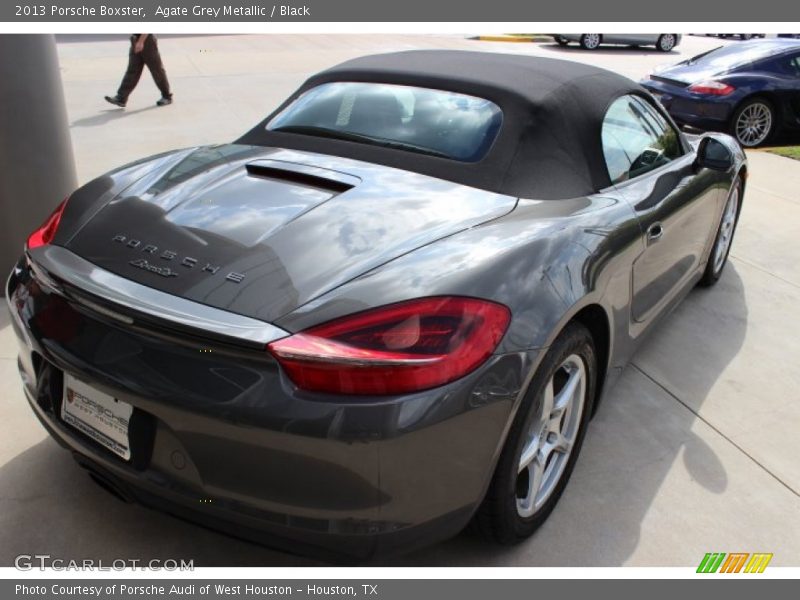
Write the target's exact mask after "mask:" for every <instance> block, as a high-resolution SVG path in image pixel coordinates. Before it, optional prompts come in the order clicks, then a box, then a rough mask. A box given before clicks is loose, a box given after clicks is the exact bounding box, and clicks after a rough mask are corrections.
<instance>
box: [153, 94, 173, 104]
mask: <svg viewBox="0 0 800 600" xmlns="http://www.w3.org/2000/svg"><path fill="white" fill-rule="evenodd" d="M169 104H172V96H169V97H167V96H161V98H159V99H158V101H157V102H156V106H167V105H169Z"/></svg>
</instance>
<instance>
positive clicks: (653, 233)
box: [647, 222, 664, 244]
mask: <svg viewBox="0 0 800 600" xmlns="http://www.w3.org/2000/svg"><path fill="white" fill-rule="evenodd" d="M662 235H664V226H663V225H662V224H661V223H660V222H656V223H653V224H652V225H650V227H648V228H647V243H648V244H653V243H655V242H657V241H658V240H660V239H661V236H662Z"/></svg>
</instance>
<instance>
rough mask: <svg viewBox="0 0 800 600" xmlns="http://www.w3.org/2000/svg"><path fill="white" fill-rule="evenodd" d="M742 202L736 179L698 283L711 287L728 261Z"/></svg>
mask: <svg viewBox="0 0 800 600" xmlns="http://www.w3.org/2000/svg"><path fill="white" fill-rule="evenodd" d="M741 202H742V182H741V180H740V179H738V178H737V179H736V181H734V182H733V186H731V191H730V192H729V193H728V200H727V201H726V202H725V209H724V211H723V213H722V220H721V221H720V223H719V227H718V228H717V235H716V237H715V238H714V247H713V248H712V249H711V256H709V257H708V264H706V270H705V272H704V273H703V277H702V278H701V279H700V285H701V286H703V287H711V286H712V285H714V284H715V283H717V281H718V280H719V278H720V276H721V275H722V269H724V268H725V264H726V263H727V262H728V254H730V251H731V243H732V242H733V234H734V233H735V232H736V223H737V222H738V220H739V211H740V205H741Z"/></svg>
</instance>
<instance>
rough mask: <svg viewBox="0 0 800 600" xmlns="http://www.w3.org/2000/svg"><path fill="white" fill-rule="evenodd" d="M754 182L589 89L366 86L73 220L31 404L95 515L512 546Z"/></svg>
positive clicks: (44, 272) (30, 269) (712, 278)
mask: <svg viewBox="0 0 800 600" xmlns="http://www.w3.org/2000/svg"><path fill="white" fill-rule="evenodd" d="M747 168H748V167H747V163H746V160H745V156H744V153H743V151H742V149H741V148H740V146H739V144H738V143H737V142H736V141H735V140H734V139H733V138H731V137H729V136H728V135H726V134H723V133H706V134H703V135H688V134H685V133H684V132H682V131H680V130H679V129H678V128H677V127H676V125H675V123H674V122H673V120H672V118H671V117H670V116H669V114H668V113H667V112H666V111H665V110H664V108H663V107H662V106H661V104H659V103H658V102H657V101H655V100H654V99H653V97H652V96H651V95H650V94H649V93H648V92H647V91H646V90H645V89H644V88H643V87H641V86H640V85H639V84H637V83H635V82H633V81H631V80H629V79H627V78H625V77H622V76H620V75H617V74H614V73H612V72H609V71H605V70H603V69H599V68H596V67H592V66H588V65H583V64H579V63H574V62H568V61H563V60H554V59H548V58H535V57H530V56H522V55H504V54H494V53H481V52H468V51H449V50H430V51H408V52H398V53H390V54H383V55H376V56H366V57H362V58H357V59H353V60H349V61H347V62H344V63H342V64H340V65H338V66H335V67H332V68H330V69H327V70H325V71H322V72H321V73H318V74H316V75H314V76H312V77H311V78H309V79H308V80H307V81H306V82H305V83H304V84H303V85H302V86H300V88H299V89H298V90H296V91H295V92H294V93H293V94H292V95H291V96H290V97H289V98H288V99H287V100H286V101H285V102H283V104H281V105H280V106H279V107H278V108H277V109H276V110H275V111H274V112H273V113H272V114H270V115H269V116H267V117H266V118H264V120H262V121H261V122H260V123H257V124H256V125H255V126H254V127H253V128H252V129H251V130H250V131H248V132H247V133H245V134H244V135H242V136H241V137H240V138H239V139H237V140H235V141H233V142H232V143H223V144H219V145H210V146H201V147H193V148H186V149H181V150H174V151H170V152H165V153H162V154H159V155H157V156H151V157H147V158H143V159H141V160H138V161H136V162H134V163H131V164H128V165H125V166H122V167H119V168H117V169H115V170H113V171H111V172H109V173H106V174H105V175H102V176H101V177H98V178H97V179H94V180H92V181H90V182H88V183H86V184H85V185H84V186H82V187H81V188H79V189H78V190H75V191H74V192H73V193H72V194H71V195H70V196H69V197H68V198H66V199H65V200H64V201H63V202H62V203H61V204H60V205H58V207H57V208H56V209H55V211H54V212H53V213H52V215H50V217H48V218H47V219H46V220H45V222H44V223H43V224H42V226H41V227H40V228H39V229H37V230H36V231H34V232H33V233H32V234H31V235H30V237H29V238H28V240H27V243H26V244H25V248H24V252H23V254H22V256H21V257H20V259H19V262H18V263H17V264H16V266H15V267H14V269H13V271H12V273H11V274H10V276H9V278H8V282H7V287H6V298H7V302H8V306H9V308H10V311H11V314H12V326H13V330H14V333H15V334H16V337H17V338H18V340H19V350H20V352H19V371H20V375H21V377H22V383H23V387H24V391H25V394H26V396H27V399H28V402H29V404H30V406H31V408H32V410H33V412H34V413H35V415H36V416H37V417H38V418H39V420H40V421H41V423H42V424H43V425H44V427H45V428H46V429H47V430H48V431H49V433H50V434H51V435H52V436H53V437H54V438H55V439H56V440H57V441H58V442H59V443H60V444H61V445H62V446H63V447H64V448H66V449H67V450H68V451H69V452H71V454H72V456H73V457H74V458H75V460H76V461H77V462H78V463H79V464H80V465H81V466H82V467H83V468H85V469H86V470H87V471H88V472H89V473H90V474H91V476H92V477H93V478H94V479H95V481H97V482H99V483H100V484H101V485H102V486H103V487H105V488H106V489H109V490H111V491H112V492H113V493H114V494H116V495H117V496H121V497H123V498H126V499H129V500H131V501H135V502H139V503H142V504H144V505H146V506H149V507H152V508H156V509H159V510H163V511H165V512H168V513H172V514H175V515H178V516H180V517H182V518H184V519H186V520H191V521H195V522H198V523H201V524H204V525H206V526H209V527H212V528H215V529H219V530H224V531H229V532H231V533H233V534H235V535H236V536H239V537H245V538H248V539H252V540H255V541H259V542H262V543H266V544H269V545H272V546H277V547H281V548H285V549H288V550H290V551H292V552H295V553H307V554H312V555H320V556H332V557H337V558H338V557H346V558H349V559H355V560H364V559H367V558H370V557H373V556H376V555H390V554H397V553H400V552H408V551H410V550H413V549H414V548H418V547H421V546H424V545H427V544H431V543H434V542H437V541H440V540H444V539H446V538H448V537H451V536H453V535H455V534H456V533H458V532H459V531H461V530H462V529H463V528H464V527H465V526H466V525H467V524H468V523H470V522H472V523H474V524H475V526H476V528H477V529H478V530H479V531H482V532H483V533H484V534H485V536H486V538H487V539H488V540H491V541H493V542H495V543H499V544H513V543H515V542H518V541H520V540H523V539H525V538H526V537H528V536H530V535H531V534H532V533H533V532H534V531H535V530H536V529H537V528H538V527H539V526H540V525H541V524H542V523H543V522H544V521H545V519H546V518H547V516H548V515H549V514H550V512H551V511H552V510H553V508H554V507H555V505H556V503H557V502H558V500H559V497H560V496H561V494H562V492H563V491H564V489H565V486H566V485H567V482H568V480H569V478H570V474H571V472H572V470H573V467H574V465H575V462H576V460H577V459H578V455H579V452H580V449H581V444H582V441H583V439H584V435H585V433H586V430H587V427H588V426H589V422H590V419H591V417H592V415H593V414H594V412H595V411H596V409H597V406H598V405H599V403H600V402H601V401H602V400H603V398H604V397H605V396H606V395H607V394H608V391H609V390H610V389H612V386H613V384H614V382H615V381H616V379H617V378H618V377H619V375H620V373H621V371H622V368H623V367H624V366H625V364H626V363H627V362H628V361H629V359H630V358H631V356H632V355H633V353H634V351H635V350H636V348H637V347H638V346H639V344H640V342H641V340H642V339H643V338H644V336H645V334H646V333H648V332H649V331H651V330H652V329H653V328H654V326H655V325H656V324H657V323H658V322H659V321H660V319H661V318H662V317H663V316H664V315H666V314H668V313H669V312H670V310H671V309H672V308H673V307H674V306H676V304H677V303H678V302H679V301H680V300H681V299H682V298H684V297H685V296H686V294H688V293H689V292H690V291H691V290H692V289H693V288H694V287H695V286H696V285H702V286H712V285H713V284H714V283H716V282H717V280H718V279H719V278H720V276H721V274H722V272H723V270H724V268H725V265H726V261H727V258H728V253H729V250H730V248H731V243H732V240H733V235H734V231H735V228H736V224H737V220H738V216H739V211H740V209H741V206H742V201H743V198H744V192H745V189H746V184H747Z"/></svg>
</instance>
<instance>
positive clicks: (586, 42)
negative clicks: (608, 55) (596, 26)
mask: <svg viewBox="0 0 800 600" xmlns="http://www.w3.org/2000/svg"><path fill="white" fill-rule="evenodd" d="M581 45H582V46H583V47H584V48H586V49H587V50H594V49H595V48H597V47H598V46H599V45H600V34H599V33H585V34H583V37H582V38H581Z"/></svg>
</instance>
